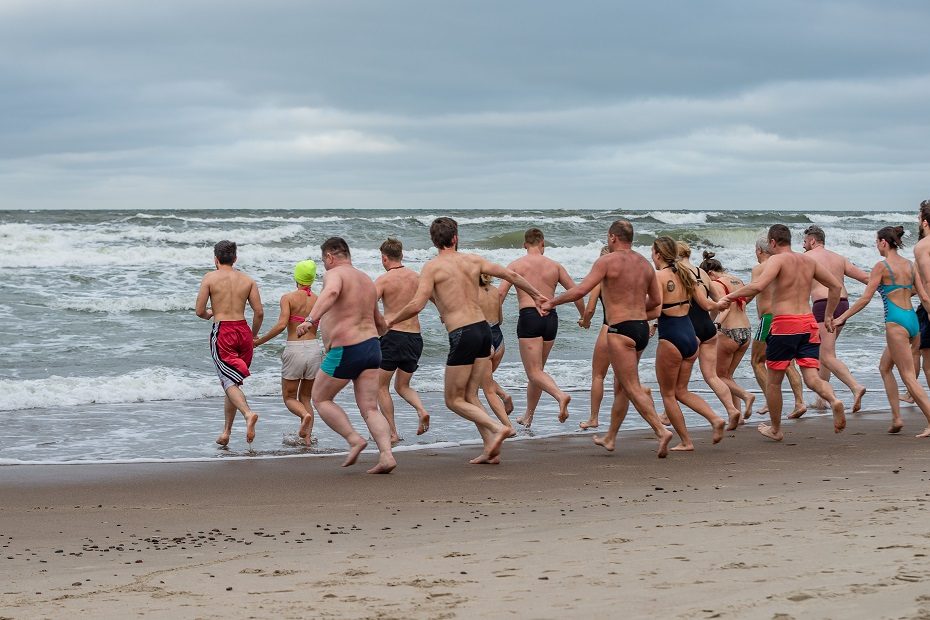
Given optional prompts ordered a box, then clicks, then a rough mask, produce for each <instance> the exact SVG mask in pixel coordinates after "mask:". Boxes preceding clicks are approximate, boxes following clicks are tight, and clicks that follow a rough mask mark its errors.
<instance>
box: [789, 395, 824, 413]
mask: <svg viewBox="0 0 930 620" xmlns="http://www.w3.org/2000/svg"><path fill="white" fill-rule="evenodd" d="M808 407H810V408H811V409H813V410H815V411H826V410H827V409H828V408H829V405H827V401H825V400H824V399H822V398H818V399H817V400H815V401H814V402H812V403H811V404H810V405H808ZM795 410H797V407H795ZM805 411H806V409H805Z"/></svg>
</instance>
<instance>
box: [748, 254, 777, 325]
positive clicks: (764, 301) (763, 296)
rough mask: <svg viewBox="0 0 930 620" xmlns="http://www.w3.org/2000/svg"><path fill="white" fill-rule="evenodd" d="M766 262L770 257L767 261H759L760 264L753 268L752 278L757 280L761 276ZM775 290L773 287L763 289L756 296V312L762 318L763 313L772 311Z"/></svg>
mask: <svg viewBox="0 0 930 620" xmlns="http://www.w3.org/2000/svg"><path fill="white" fill-rule="evenodd" d="M766 262H768V259H766V260H765V261H763V262H761V263H759V264H758V265H756V266H755V267H753V268H752V277H751V278H750V280H755V279H756V278H758V277H759V275H760V274H761V273H762V270H764V269H765V263H766ZM773 291H774V289H773V288H772V287H769V288H766V289H762V290H761V291H759V293H758V294H757V295H756V296H755V298H754V299H755V300H756V313H757V314H758V315H759V318H760V319H761V318H762V315H763V314H771V313H772V292H773Z"/></svg>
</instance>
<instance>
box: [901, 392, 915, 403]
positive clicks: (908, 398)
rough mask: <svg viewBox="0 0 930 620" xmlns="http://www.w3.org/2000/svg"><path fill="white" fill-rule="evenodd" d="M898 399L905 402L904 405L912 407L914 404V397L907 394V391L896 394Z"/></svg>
mask: <svg viewBox="0 0 930 620" xmlns="http://www.w3.org/2000/svg"><path fill="white" fill-rule="evenodd" d="M898 398H899V399H900V400H903V401H904V402H906V403H910V404H912V405H913V404H914V397H913V396H911V393H910V392H908V391H907V390H904V391H903V392H901V393H900V394H898Z"/></svg>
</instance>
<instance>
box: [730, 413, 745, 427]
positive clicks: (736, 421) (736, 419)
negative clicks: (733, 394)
mask: <svg viewBox="0 0 930 620" xmlns="http://www.w3.org/2000/svg"><path fill="white" fill-rule="evenodd" d="M742 417H743V416H741V415H740V412H739V411H737V412H736V414H735V415H731V416H730V420H729V422H728V423H727V430H728V431H735V430H736V429H737V428H738V427H739V425H740V422H741V421H742Z"/></svg>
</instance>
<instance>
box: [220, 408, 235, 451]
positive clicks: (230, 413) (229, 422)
mask: <svg viewBox="0 0 930 620" xmlns="http://www.w3.org/2000/svg"><path fill="white" fill-rule="evenodd" d="M223 418H224V420H223V432H222V433H220V436H219V437H217V438H216V443H218V444H219V445H221V446H227V445H229V436H230V434H232V427H233V422H235V421H236V406H235V405H234V404H232V401H231V400H229V396H224V397H223Z"/></svg>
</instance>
